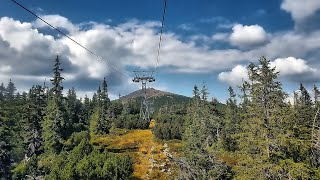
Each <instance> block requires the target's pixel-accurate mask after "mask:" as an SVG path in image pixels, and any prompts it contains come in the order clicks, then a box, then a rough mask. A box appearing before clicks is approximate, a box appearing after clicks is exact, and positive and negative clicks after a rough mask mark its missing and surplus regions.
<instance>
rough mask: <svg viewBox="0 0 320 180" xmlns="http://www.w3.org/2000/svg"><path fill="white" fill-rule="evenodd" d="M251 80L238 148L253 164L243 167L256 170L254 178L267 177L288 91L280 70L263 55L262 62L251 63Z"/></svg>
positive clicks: (248, 83) (249, 67)
mask: <svg viewBox="0 0 320 180" xmlns="http://www.w3.org/2000/svg"><path fill="white" fill-rule="evenodd" d="M247 69H248V77H249V82H245V83H244V85H243V87H244V91H243V92H247V89H248V90H249V91H248V92H249V93H248V94H247V96H248V99H249V101H248V102H247V103H248V105H247V110H246V115H245V119H243V120H242V121H241V127H242V130H241V131H242V132H241V134H240V135H239V136H238V137H239V148H240V150H241V152H242V153H243V154H244V155H246V156H247V163H250V164H252V166H253V167H254V168H251V169H250V168H248V167H241V168H244V169H242V170H243V171H245V172H250V171H251V173H253V174H252V177H254V178H258V179H261V178H265V173H264V171H267V167H266V163H262V162H263V161H268V160H269V159H270V158H271V157H273V156H274V154H277V153H278V150H279V149H277V148H275V147H278V146H279V142H278V141H277V139H276V138H277V136H278V135H279V134H280V132H281V131H280V129H281V125H282V124H281V122H282V121H283V120H284V117H283V112H282V109H283V108H284V107H285V106H286V104H285V103H284V102H285V99H286V97H287V95H286V94H285V93H284V91H283V90H282V85H281V83H280V82H279V81H277V77H278V75H279V72H276V70H275V67H270V61H268V60H267V59H266V58H264V57H261V58H260V61H259V65H255V64H253V63H251V64H250V65H249V66H248V68H247Z"/></svg>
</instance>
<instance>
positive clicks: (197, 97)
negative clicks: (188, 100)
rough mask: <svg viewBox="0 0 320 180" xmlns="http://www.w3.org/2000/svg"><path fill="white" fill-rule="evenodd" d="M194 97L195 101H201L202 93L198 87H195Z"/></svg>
mask: <svg viewBox="0 0 320 180" xmlns="http://www.w3.org/2000/svg"><path fill="white" fill-rule="evenodd" d="M192 95H193V99H194V100H199V99H200V92H199V88H198V86H197V85H194V87H193V92H192Z"/></svg>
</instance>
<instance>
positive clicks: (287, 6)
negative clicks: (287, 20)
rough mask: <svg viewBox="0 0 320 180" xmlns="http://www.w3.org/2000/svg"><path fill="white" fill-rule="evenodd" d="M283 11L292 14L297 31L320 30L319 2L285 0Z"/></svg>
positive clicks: (282, 5)
mask: <svg viewBox="0 0 320 180" xmlns="http://www.w3.org/2000/svg"><path fill="white" fill-rule="evenodd" d="M281 9H283V10H284V11H286V12H288V13H290V14H291V17H292V19H293V20H294V23H295V24H294V25H295V30H296V31H299V32H312V31H314V30H317V29H319V28H320V24H319V23H318V22H319V21H320V1H319V0H304V1H301V0H283V1H282V4H281Z"/></svg>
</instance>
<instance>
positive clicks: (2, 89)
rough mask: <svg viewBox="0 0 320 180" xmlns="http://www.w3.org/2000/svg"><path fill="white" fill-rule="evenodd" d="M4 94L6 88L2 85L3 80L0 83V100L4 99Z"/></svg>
mask: <svg viewBox="0 0 320 180" xmlns="http://www.w3.org/2000/svg"><path fill="white" fill-rule="evenodd" d="M5 94H6V88H5V87H4V84H3V82H2V83H1V84H0V101H1V102H3V101H4V96H5Z"/></svg>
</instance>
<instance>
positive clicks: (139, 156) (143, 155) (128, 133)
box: [93, 129, 181, 179]
mask: <svg viewBox="0 0 320 180" xmlns="http://www.w3.org/2000/svg"><path fill="white" fill-rule="evenodd" d="M112 134H113V135H106V136H101V137H97V138H96V139H95V140H94V142H93V143H94V144H99V145H104V146H106V148H107V149H108V150H109V151H111V152H114V153H119V154H123V155H129V156H130V157H131V158H132V159H133V161H134V172H133V176H132V179H168V176H172V175H173V174H174V172H173V168H172V164H171V163H170V162H169V160H168V159H167V156H166V155H165V153H164V151H165V149H167V150H170V147H173V146H181V143H179V142H164V141H157V140H156V139H155V137H154V135H153V134H152V131H151V129H146V130H124V129H117V130H114V131H113V133H112ZM165 144H168V146H167V145H165Z"/></svg>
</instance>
